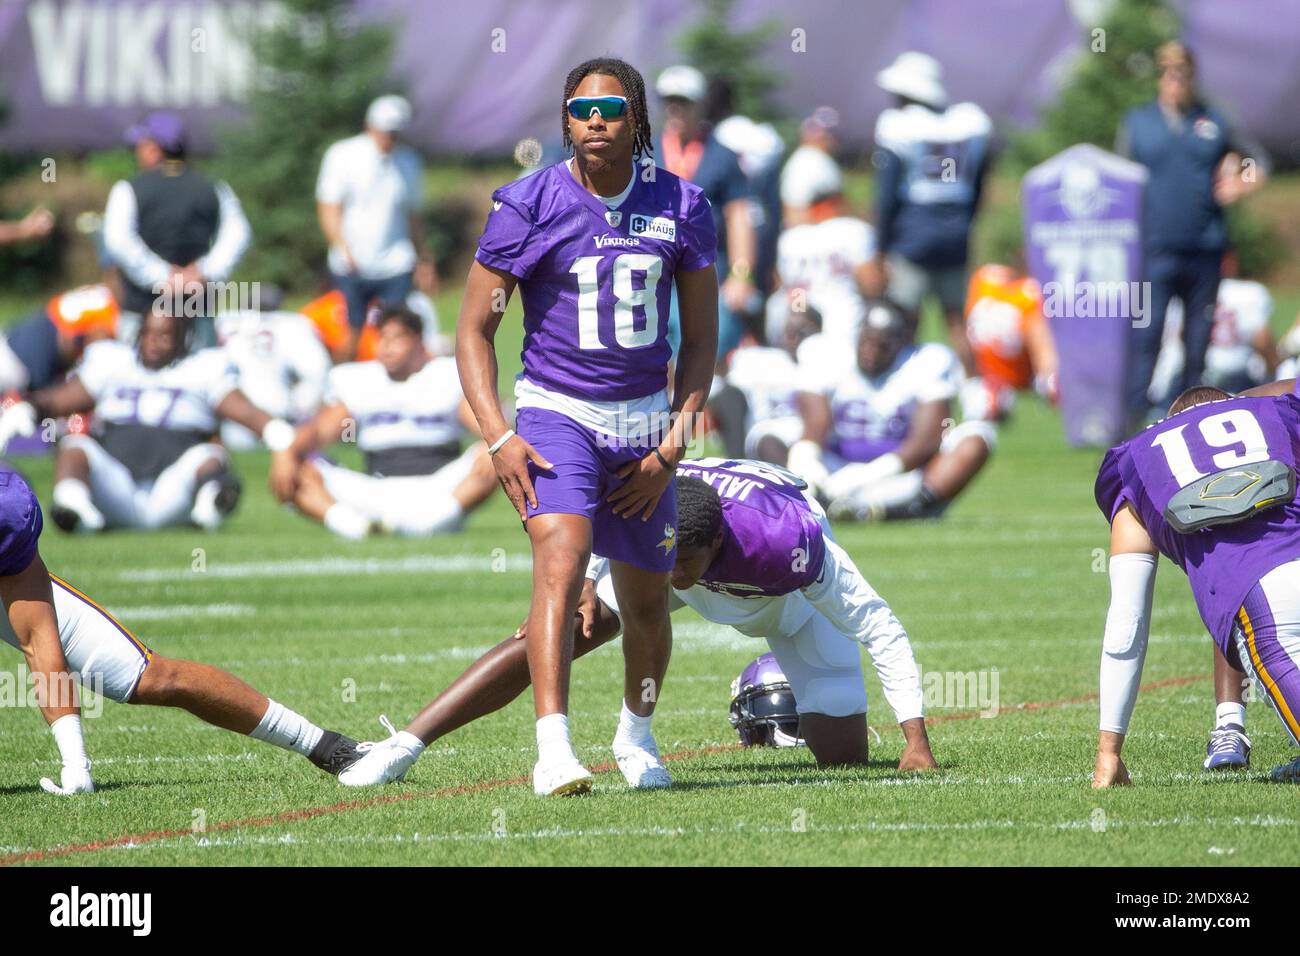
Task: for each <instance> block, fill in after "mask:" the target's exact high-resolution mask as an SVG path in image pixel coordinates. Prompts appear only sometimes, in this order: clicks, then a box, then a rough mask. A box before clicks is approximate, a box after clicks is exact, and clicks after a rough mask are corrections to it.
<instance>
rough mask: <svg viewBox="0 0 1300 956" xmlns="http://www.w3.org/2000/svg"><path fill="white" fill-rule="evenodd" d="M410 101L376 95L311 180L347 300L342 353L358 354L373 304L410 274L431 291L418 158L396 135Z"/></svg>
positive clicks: (400, 294)
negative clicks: (358, 126) (361, 124)
mask: <svg viewBox="0 0 1300 956" xmlns="http://www.w3.org/2000/svg"><path fill="white" fill-rule="evenodd" d="M410 122H411V104H410V103H408V102H407V101H406V99H405V98H403V97H401V96H395V95H388V96H381V97H379V98H378V99H376V100H375V101H374V102H373V103H371V104H370V107H369V109H367V110H366V121H365V129H364V130H363V131H362V132H361V133H358V134H357V135H356V136H350V137H348V138H347V139H342V140H339V141H338V142H336V143H334V144H333V145H331V146H330V147H329V149H327V150H326V151H325V156H324V158H323V159H322V160H321V166H320V175H319V177H318V178H317V180H316V212H317V218H318V219H319V220H320V227H321V232H322V233H324V235H325V241H326V242H327V243H329V270H330V275H331V276H332V277H333V280H334V286H335V288H337V289H338V290H339V291H340V292H342V293H343V296H344V298H345V299H346V301H347V310H348V327H349V329H350V330H351V336H350V340H349V343H348V347H347V349H346V350H345V354H344V355H343V356H342V357H341V360H344V361H350V360H351V359H352V358H353V357H354V356H355V355H356V348H357V340H358V339H359V337H360V335H361V330H362V328H363V327H364V326H365V322H366V314H367V309H369V308H370V307H371V305H378V306H379V307H381V308H382V307H383V306H385V305H401V304H402V303H403V302H404V301H405V300H406V297H407V296H408V295H409V294H410V292H411V289H412V288H413V287H414V285H415V283H416V280H417V279H418V280H419V284H420V287H421V288H422V289H423V290H424V291H426V292H432V291H434V287H435V285H436V282H437V269H436V267H435V265H434V261H433V257H432V255H431V254H430V253H429V251H428V249H427V247H426V246H425V244H424V229H423V226H422V225H421V223H420V208H421V204H422V198H421V197H422V189H421V175H422V164H421V161H420V157H419V154H417V153H416V151H415V150H414V149H412V148H411V147H410V146H409V145H407V144H405V143H403V142H401V141H400V139H399V136H400V134H401V133H402V131H403V130H405V129H406V128H407V127H408V126H409V125H410Z"/></svg>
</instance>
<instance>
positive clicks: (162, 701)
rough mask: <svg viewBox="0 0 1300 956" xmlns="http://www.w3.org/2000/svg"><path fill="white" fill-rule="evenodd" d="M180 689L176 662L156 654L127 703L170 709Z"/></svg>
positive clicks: (178, 669)
mask: <svg viewBox="0 0 1300 956" xmlns="http://www.w3.org/2000/svg"><path fill="white" fill-rule="evenodd" d="M180 689H181V677H180V668H178V667H177V666H176V662H175V661H172V660H171V659H170V658H166V657H161V656H159V655H157V654H155V655H154V656H153V658H152V659H151V660H150V661H149V666H148V667H146V668H145V669H144V673H143V674H141V675H140V682H139V683H138V684H136V685H135V693H133V694H132V695H131V698H130V700H128V701H127V703H130V704H144V705H146V706H154V707H168V706H171V705H172V703H173V702H174V701H175V699H176V696H177V694H178V693H179V692H180Z"/></svg>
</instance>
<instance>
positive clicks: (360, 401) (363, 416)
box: [271, 306, 496, 539]
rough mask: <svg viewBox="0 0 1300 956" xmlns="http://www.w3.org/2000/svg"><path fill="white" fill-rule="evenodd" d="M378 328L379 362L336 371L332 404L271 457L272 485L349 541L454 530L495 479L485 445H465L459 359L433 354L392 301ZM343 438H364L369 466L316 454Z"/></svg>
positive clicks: (468, 421) (409, 316) (466, 415)
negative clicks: (462, 443) (361, 468)
mask: <svg viewBox="0 0 1300 956" xmlns="http://www.w3.org/2000/svg"><path fill="white" fill-rule="evenodd" d="M378 325H379V342H378V344H377V346H376V349H375V351H376V356H377V357H376V359H375V360H374V361H371V362H349V363H345V364H343V365H336V366H335V367H334V368H333V369H332V370H331V371H330V373H329V379H328V385H327V387H326V397H325V407H324V408H322V409H321V411H320V413H319V414H318V415H317V416H316V417H315V418H314V419H312V420H311V421H310V422H308V423H307V424H305V425H303V426H302V427H301V428H299V429H298V432H297V435H296V436H295V438H294V440H293V443H292V444H291V445H290V446H289V448H288V449H287V450H286V451H285V452H283V453H282V454H277V455H276V456H275V457H274V458H272V461H271V489H272V491H274V493H275V495H276V497H277V498H279V499H280V500H281V501H285V502H293V504H294V505H295V506H296V507H297V508H298V510H299V511H300V512H302V513H303V514H304V515H306V516H307V517H309V518H313V519H315V520H316V521H319V522H321V523H322V524H323V525H325V527H327V528H329V529H330V530H331V531H333V532H334V533H335V534H337V535H340V536H342V537H345V538H352V539H358V538H363V537H365V536H366V535H368V534H371V533H372V532H375V531H388V532H392V533H394V534H400V535H409V536H423V535H431V534H438V533H441V532H446V531H454V530H456V529H457V528H458V527H459V526H460V523H461V520H462V518H463V517H464V516H465V515H466V514H468V513H469V512H470V511H472V510H473V509H474V508H476V507H478V506H479V505H480V504H482V503H483V501H484V500H485V499H486V498H487V497H488V496H489V495H491V494H492V490H493V488H494V487H495V486H496V474H495V472H494V470H493V468H492V463H491V459H490V458H489V456H488V453H487V446H486V445H484V444H483V442H481V441H475V442H474V443H473V445H471V446H470V448H469V449H468V450H466V451H464V452H462V451H461V448H460V437H461V434H462V432H464V431H467V430H468V431H470V432H471V433H472V434H477V427H476V425H475V422H474V418H473V416H472V415H471V414H470V411H469V405H468V403H466V401H465V398H464V395H463V394H462V393H461V388H460V377H459V376H458V375H457V374H456V360H455V359H454V358H451V357H449V356H440V357H438V358H430V357H429V355H428V353H427V352H426V351H425V348H424V342H423V331H424V330H423V328H422V326H421V322H420V317H419V316H417V315H416V314H415V313H413V312H412V311H411V310H410V309H407V308H405V307H402V306H396V307H393V306H390V307H389V308H387V309H385V310H384V311H383V313H381V314H380V316H379V322H378ZM340 439H342V440H344V441H355V442H356V444H357V447H358V448H359V449H360V451H361V453H362V454H363V455H364V456H365V460H366V470H365V471H364V472H362V471H356V470H354V469H351V468H345V467H343V466H342V465H337V464H334V463H333V462H331V461H329V460H328V459H326V458H324V457H323V456H322V455H320V454H319V453H318V449H320V448H322V447H324V446H326V445H329V444H332V443H333V442H336V441H339V440H340Z"/></svg>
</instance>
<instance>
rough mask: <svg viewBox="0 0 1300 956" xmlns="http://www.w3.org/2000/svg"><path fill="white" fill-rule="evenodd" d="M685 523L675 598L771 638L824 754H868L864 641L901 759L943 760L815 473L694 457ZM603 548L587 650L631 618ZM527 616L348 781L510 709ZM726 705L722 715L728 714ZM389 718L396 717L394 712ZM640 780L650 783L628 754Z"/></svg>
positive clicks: (922, 765) (369, 747)
mask: <svg viewBox="0 0 1300 956" xmlns="http://www.w3.org/2000/svg"><path fill="white" fill-rule="evenodd" d="M677 487H678V507H679V521H680V523H679V527H678V547H677V555H676V565H675V567H674V569H673V572H672V577H671V583H672V591H671V593H670V594H669V599H668V606H669V608H670V609H674V610H675V609H677V608H680V607H691V608H693V609H694V610H695V611H696V612H697V613H699V614H700V615H701V616H702V617H703V618H704V619H705V620H708V621H712V622H713V623H715V624H723V625H728V626H730V627H734V628H735V629H736V630H737V631H739V632H740V633H742V634H745V635H748V636H751V637H756V638H763V639H765V640H766V641H767V643H768V646H769V648H770V649H771V650H772V652H773V653H774V654H775V655H776V658H777V660H778V661H779V663H780V665H781V668H782V670H783V671H784V672H785V674H786V675H787V677H788V679H789V682H790V687H791V690H792V691H793V694H794V698H795V704H796V708H797V711H798V713H799V736H801V737H803V738H804V739H805V740H806V741H807V743H808V747H809V749H810V750H811V751H812V753H813V756H814V758H815V759H816V760H817V762H818V764H821V765H823V766H834V765H843V764H856V763H865V762H866V761H867V721H866V711H867V696H866V691H865V689H864V687H863V677H862V666H861V658H860V654H859V650H858V644H863V645H865V646H866V648H867V652H868V653H869V654H870V655H871V659H872V663H873V664H874V665H875V668H876V673H877V674H878V675H879V677H880V683H881V687H882V688H883V690H884V694H885V698H886V699H887V700H888V702H889V705H890V709H891V710H892V711H893V712H894V716H895V718H896V719H897V721H898V723H899V725H900V727H901V729H902V731H903V737H904V745H903V751H902V755H901V757H900V759H899V764H898V766H899V769H900V770H930V769H933V768H934V767H936V766H937V764H936V763H935V760H934V755H933V753H931V751H930V742H929V739H928V737H927V735H926V730H925V718H924V714H923V695H922V692H921V681H920V674H919V669H918V667H917V664H916V659H915V658H914V657H913V655H912V647H911V642H910V641H909V640H908V637H907V632H906V631H905V630H904V629H903V626H902V624H900V623H899V621H898V618H896V617H895V616H894V613H893V612H892V611H891V610H890V608H889V605H888V604H887V603H885V601H884V599H883V598H881V597H880V595H878V594H877V593H876V592H875V591H874V590H873V589H872V587H871V585H870V584H868V583H867V581H866V579H865V578H863V576H862V574H861V573H860V572H859V571H858V569H857V567H856V566H855V565H854V564H853V560H852V559H851V558H850V557H849V556H848V554H847V553H845V551H844V550H843V549H842V548H840V547H839V545H837V544H836V543H835V541H834V539H833V538H832V536H831V534H830V525H829V523H828V522H827V520H826V514H825V512H824V511H822V510H821V507H820V506H819V505H817V503H816V502H815V501H812V500H810V499H808V498H806V497H805V496H804V494H803V493H802V492H803V486H802V482H800V481H799V480H798V479H797V478H795V476H793V475H792V474H790V473H789V472H787V471H785V470H784V469H781V468H774V467H773V466H771V465H768V464H766V463H764V462H757V461H744V460H722V459H692V460H687V461H684V462H682V463H681V465H679V466H678V468H677ZM606 564H607V562H605V561H604V560H603V559H599V558H597V559H594V560H593V561H592V565H591V567H590V568H589V569H588V572H587V578H588V579H587V583H586V584H585V585H584V587H583V592H582V600H581V602H580V603H579V614H578V618H577V620H575V621H574V622H573V623H572V625H571V626H572V627H573V629H574V633H575V645H574V647H575V653H576V655H577V656H581V655H583V654H586V653H588V652H590V651H592V650H594V649H595V648H597V647H599V646H601V645H602V644H606V643H608V642H609V641H612V640H613V639H614V638H615V637H617V636H618V633H619V628H620V624H622V625H623V626H626V623H627V621H626V617H625V615H623V614H622V613H621V610H620V605H619V603H618V602H619V598H618V595H617V594H616V593H615V591H614V588H613V586H612V583H613V582H612V580H611V578H610V574H609V570H608V568H607V567H605V565H606ZM530 628H531V623H530V622H528V621H525V622H524V624H523V625H521V627H520V629H519V631H518V632H516V634H515V636H514V638H510V639H507V640H505V641H502V642H501V643H500V644H498V645H497V646H496V647H494V648H493V649H492V650H490V651H488V652H487V653H486V654H484V655H483V656H482V657H480V658H479V659H478V660H477V661H475V662H474V663H473V664H472V665H470V667H469V668H468V669H467V670H466V671H465V673H463V674H462V675H461V676H460V677H458V678H457V679H456V680H455V682H453V683H452V684H451V686H450V687H448V688H447V689H446V690H445V691H444V692H443V693H441V694H440V695H438V697H436V698H435V699H434V700H433V701H432V702H431V703H429V705H428V706H426V707H425V708H424V710H423V711H421V712H420V714H419V715H418V716H416V718H415V719H414V720H412V721H411V722H410V724H408V725H407V727H406V729H405V730H402V731H396V730H393V733H392V736H391V737H389V738H388V739H387V740H385V741H382V742H380V743H377V744H373V743H371V744H366V743H363V744H360V745H359V749H361V750H363V751H365V754H364V756H363V757H362V758H361V759H360V760H359V761H357V762H356V763H355V764H353V765H352V766H351V767H350V768H348V770H347V771H345V772H344V773H343V774H342V775H340V777H339V782H340V783H343V784H345V785H347V786H371V785H375V784H382V783H388V782H390V781H393V780H398V779H401V778H402V777H403V776H404V775H405V774H406V772H407V771H408V770H409V769H410V768H411V766H412V765H414V763H415V762H416V760H417V759H419V756H420V754H421V753H423V752H424V749H425V747H426V746H427V745H428V744H430V743H432V742H433V741H434V740H436V739H438V738H440V737H443V736H445V735H446V734H449V733H451V732H452V731H453V730H456V729H457V728H459V727H462V726H464V725H465V724H467V723H469V722H470V721H473V720H476V719H478V718H479V717H483V716H485V715H487V714H490V713H492V712H493V711H496V710H499V709H500V708H502V707H504V706H505V705H506V704H508V703H510V702H511V701H512V700H514V699H515V698H516V697H518V696H519V695H520V694H522V693H523V692H524V690H525V689H526V688H527V686H528V666H527V660H526V658H525V648H524V646H523V642H522V641H521V640H520V638H521V637H522V636H524V634H525V632H526V631H527V630H528V629H530ZM719 716H721V714H719ZM385 726H389V727H390V729H391V725H389V724H388V723H387V721H386V720H385ZM619 769H620V770H621V771H623V775H624V777H625V778H626V779H627V781H628V783H629V784H631V785H632V786H633V787H638V786H643V785H644V784H643V783H642V781H641V780H640V779H639V778H638V776H637V774H636V773H635V772H634V771H635V768H629V767H627V766H625V763H624V762H623V761H619Z"/></svg>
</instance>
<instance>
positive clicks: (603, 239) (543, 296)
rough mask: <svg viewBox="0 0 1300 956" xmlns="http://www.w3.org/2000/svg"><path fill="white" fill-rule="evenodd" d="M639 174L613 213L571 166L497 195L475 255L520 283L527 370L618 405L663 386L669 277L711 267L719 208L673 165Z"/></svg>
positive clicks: (636, 170) (547, 382)
mask: <svg viewBox="0 0 1300 956" xmlns="http://www.w3.org/2000/svg"><path fill="white" fill-rule="evenodd" d="M632 179H633V181H632V184H631V189H630V191H629V192H628V193H627V195H626V198H624V199H623V201H622V203H621V204H619V205H618V206H616V207H614V208H612V209H611V208H610V207H609V206H607V205H606V204H605V203H604V202H602V201H601V200H600V199H599V198H598V197H596V196H593V195H592V194H591V193H589V192H587V190H585V189H583V187H582V186H581V184H579V183H578V181H577V180H576V179H575V178H574V175H573V173H572V172H571V171H570V169H569V166H568V164H567V163H563V162H562V163H557V164H555V165H554V166H548V167H547V168H545V169H542V170H539V171H538V172H536V173H533V174H532V175H531V176H527V177H525V178H524V179H520V180H517V181H515V182H513V183H510V184H509V185H507V186H503V187H501V188H500V189H498V190H497V191H496V192H495V193H493V194H492V211H491V213H489V215H488V221H487V226H486V227H485V228H484V230H483V236H482V238H480V239H479V245H478V252H477V253H476V255H475V258H477V259H478V261H479V262H481V263H483V264H484V265H486V266H491V267H492V268H495V269H500V270H502V271H504V272H508V273H510V274H511V275H513V276H515V277H516V278H517V279H518V280H519V294H520V298H521V299H522V301H523V306H524V345H523V354H522V357H523V365H524V376H525V377H526V378H527V379H528V380H529V381H531V382H533V383H534V384H536V385H540V386H541V387H543V388H545V389H550V390H552V391H555V392H560V393H562V394H564V395H569V396H572V397H574V398H578V399H583V400H586V401H595V402H611V401H612V402H620V401H632V400H635V399H639V398H644V397H645V396H647V395H653V394H655V393H656V392H659V391H661V390H662V389H664V388H665V387H666V385H667V381H668V361H669V358H670V357H671V347H670V346H669V344H668V311H669V302H670V299H671V295H672V288H673V279H674V276H675V275H676V273H677V271H678V270H682V271H687V272H691V271H695V270H697V269H703V268H706V267H708V266H711V265H712V264H713V262H714V259H715V258H716V254H717V252H716V247H717V240H716V236H715V233H714V226H713V213H712V211H711V210H710V208H709V202H708V200H707V199H705V198H704V193H703V191H702V190H701V189H700V188H699V187H698V186H695V185H693V184H691V183H689V182H687V181H686V180H683V179H679V178H678V177H676V176H674V175H673V174H672V173H670V172H667V171H666V170H663V169H658V168H654V167H643V166H641V165H640V164H635V165H634V167H633V174H632Z"/></svg>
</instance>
